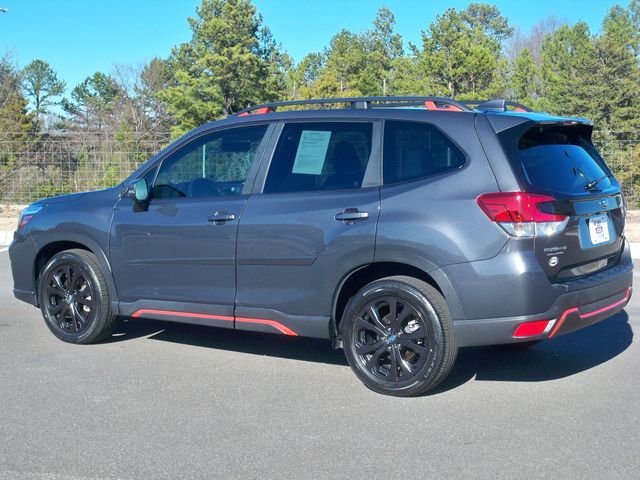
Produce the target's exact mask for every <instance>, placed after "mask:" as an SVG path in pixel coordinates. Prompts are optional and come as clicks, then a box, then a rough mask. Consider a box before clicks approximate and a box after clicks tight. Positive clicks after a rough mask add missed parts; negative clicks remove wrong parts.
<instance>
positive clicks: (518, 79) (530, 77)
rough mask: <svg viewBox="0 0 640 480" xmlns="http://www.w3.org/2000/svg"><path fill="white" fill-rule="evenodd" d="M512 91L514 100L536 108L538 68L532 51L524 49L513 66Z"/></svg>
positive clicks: (510, 82) (510, 81) (510, 80)
mask: <svg viewBox="0 0 640 480" xmlns="http://www.w3.org/2000/svg"><path fill="white" fill-rule="evenodd" d="M511 70H512V72H511V77H510V79H509V84H510V90H511V92H512V94H513V99H514V100H516V101H517V102H520V103H522V104H524V105H527V106H529V107H531V108H534V105H535V98H536V97H537V96H538V82H539V79H538V67H537V66H536V63H535V60H534V58H533V54H532V53H531V50H529V49H528V48H524V49H522V50H521V51H520V53H519V54H518V55H517V56H516V58H515V59H514V60H513V62H512V64H511Z"/></svg>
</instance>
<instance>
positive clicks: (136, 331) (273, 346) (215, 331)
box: [105, 318, 348, 366]
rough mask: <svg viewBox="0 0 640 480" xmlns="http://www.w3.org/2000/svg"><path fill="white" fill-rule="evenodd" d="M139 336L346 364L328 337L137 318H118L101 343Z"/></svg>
mask: <svg viewBox="0 0 640 480" xmlns="http://www.w3.org/2000/svg"><path fill="white" fill-rule="evenodd" d="M140 337H147V338H149V339H151V340H161V341H163V342H171V343H180V344H184V345H193V346H196V347H204V348H211V349H216V350H228V351H234V352H242V353H248V354H253V355H261V356H265V355H266V356H269V357H276V358H286V359H293V360H302V361H307V362H317V363H327V364H330V365H343V366H348V363H347V360H346V358H345V356H344V353H343V352H342V350H333V349H332V348H331V344H330V342H329V341H328V340H320V339H315V338H305V337H290V336H287V335H271V334H268V333H259V332H248V331H244V330H229V329H226V328H216V327H205V326H200V325H189V324H184V323H173V322H163V321H159V320H143V319H139V318H131V319H120V320H119V321H118V324H117V325H116V328H115V331H114V333H113V335H112V336H111V338H109V339H107V340H106V341H105V342H108V343H111V342H119V341H124V340H132V339H134V338H140Z"/></svg>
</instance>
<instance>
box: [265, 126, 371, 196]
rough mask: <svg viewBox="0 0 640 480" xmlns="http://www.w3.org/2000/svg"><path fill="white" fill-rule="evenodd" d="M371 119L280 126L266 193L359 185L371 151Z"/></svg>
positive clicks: (331, 188) (345, 187)
mask: <svg viewBox="0 0 640 480" xmlns="http://www.w3.org/2000/svg"><path fill="white" fill-rule="evenodd" d="M372 130H373V125H372V124H371V123H292V124H287V125H285V126H284V128H283V131H282V135H281V136H280V139H279V141H278V145H277V147H276V150H275V153H274V156H273V159H272V161H271V166H270V167H269V173H268V175H267V180H266V183H265V187H264V191H265V192H266V193H276V192H280V193H282V192H307V191H314V190H341V189H351V188H360V187H361V186H362V180H363V178H364V173H365V170H366V168H367V163H368V161H369V156H370V155H371V136H372Z"/></svg>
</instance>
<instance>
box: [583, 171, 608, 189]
mask: <svg viewBox="0 0 640 480" xmlns="http://www.w3.org/2000/svg"><path fill="white" fill-rule="evenodd" d="M607 178H609V175H603V176H601V177H600V178H596V179H595V180H593V181H591V182H587V183H586V184H585V185H584V189H585V190H586V191H587V192H590V191H592V190H599V189H597V188H596V185H598V184H599V183H600V182H601V181H602V180H606V179H607Z"/></svg>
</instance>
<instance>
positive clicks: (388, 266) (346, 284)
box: [329, 262, 459, 338]
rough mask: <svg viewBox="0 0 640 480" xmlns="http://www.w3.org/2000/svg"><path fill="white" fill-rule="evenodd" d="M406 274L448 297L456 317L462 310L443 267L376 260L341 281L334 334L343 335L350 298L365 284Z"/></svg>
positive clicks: (332, 333) (332, 331)
mask: <svg viewBox="0 0 640 480" xmlns="http://www.w3.org/2000/svg"><path fill="white" fill-rule="evenodd" d="M396 275H404V276H408V277H413V278H417V279H419V280H422V281H424V282H426V283H428V284H429V285H431V286H432V287H434V288H435V289H436V290H438V291H439V292H440V293H441V294H442V296H444V298H445V300H446V301H447V304H448V305H449V309H450V311H451V314H452V316H453V318H456V315H457V313H458V312H459V304H458V298H457V295H456V294H455V292H454V291H453V288H452V287H451V284H450V283H449V280H448V279H447V277H446V276H445V275H444V274H443V273H442V271H441V270H439V269H433V270H429V271H427V270H426V269H422V268H419V267H417V266H415V265H410V264H407V263H401V262H374V263H370V264H367V265H362V266H361V267H359V268H356V269H354V270H352V271H351V272H349V273H348V274H347V275H346V276H345V277H344V278H343V279H342V281H341V282H340V284H339V286H338V288H337V289H336V292H335V294H334V300H333V309H332V316H331V325H330V332H329V333H330V336H331V337H332V338H336V337H338V336H339V328H340V322H341V320H342V315H343V313H344V311H345V309H346V306H347V304H348V303H349V300H350V299H351V298H352V297H353V296H354V295H355V294H356V293H357V292H358V290H360V289H361V288H362V287H364V286H365V285H367V284H369V283H371V282H373V281H375V280H379V279H381V278H385V277H391V276H396Z"/></svg>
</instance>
